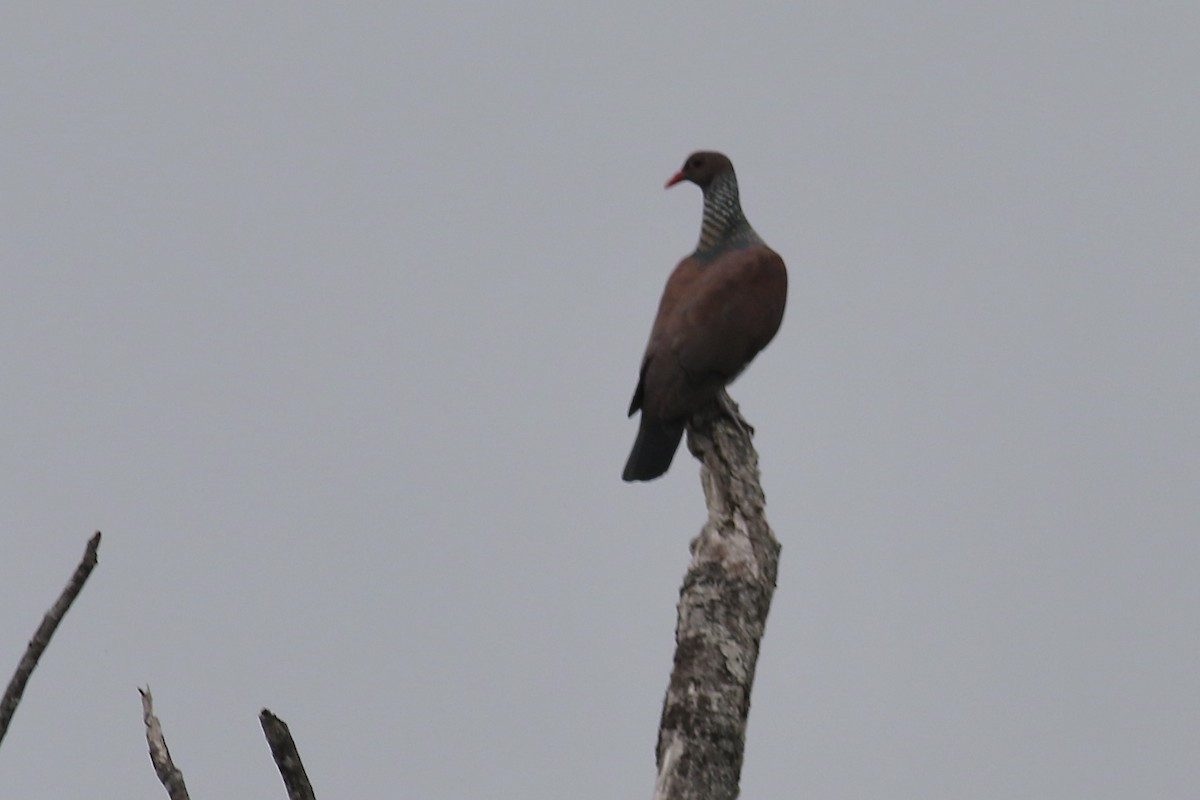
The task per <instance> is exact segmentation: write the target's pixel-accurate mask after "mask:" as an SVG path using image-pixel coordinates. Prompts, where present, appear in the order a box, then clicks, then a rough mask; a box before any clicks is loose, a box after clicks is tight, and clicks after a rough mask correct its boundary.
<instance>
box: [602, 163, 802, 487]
mask: <svg viewBox="0 0 1200 800" xmlns="http://www.w3.org/2000/svg"><path fill="white" fill-rule="evenodd" d="M683 181H690V182H692V183H694V184H696V185H697V186H699V187H700V189H701V190H702V191H703V192H704V217H703V220H702V222H701V225H700V242H699V243H698V244H697V245H696V249H695V251H694V252H693V253H692V254H691V255H689V256H687V257H686V258H684V259H683V260H682V261H680V262H679V265H678V266H677V267H675V271H674V272H672V273H671V277H670V278H668V279H667V285H666V288H665V289H663V295H662V300H660V301H659V304H658V315H657V316H656V317H655V319H654V326H653V327H652V328H651V330H650V342H649V343H648V344H647V345H646V354H645V356H643V358H642V368H641V372H640V374H639V376H638V384H637V389H636V390H635V391H634V393H633V402H631V403H630V404H629V416H631V417H632V416H633V415H634V414H635V413H637V412H638V411H641V414H642V416H641V419H640V421H639V425H638V434H637V439H636V441H634V443H633V450H632V452H630V454H629V460H628V462H626V464H625V472H624V474H623V475H622V477H623V478H624V479H625V480H626V481H649V480H653V479H654V478H657V477H659V476H660V475H662V474H663V473H665V472H666V471H667V469H668V468H669V467H670V466H671V460H672V459H673V458H674V457H675V451H676V450H678V449H679V441H680V439H681V438H682V437H683V430H684V425H685V424H686V422H687V420H688V418H689V417H691V415H692V414H694V413H696V412H697V411H699V410H700V409H701V408H703V407H704V406H705V405H706V404H708V403H710V402H712V401H713V400H714V399H715V398H716V397H717V395H718V393H719V392H720V391H721V390H722V389H724V388H725V386H726V385H728V384H729V383H730V382H731V381H733V379H734V378H736V377H737V376H738V375H739V374H740V373H741V372H742V370H744V369H745V368H746V366H747V365H748V364H749V363H750V361H751V360H752V359H753V358H754V356H755V355H757V354H758V351H760V350H762V349H763V348H764V347H766V346H767V344H768V343H769V342H770V341H771V339H772V338H774V336H775V333H776V331H778V330H779V324H780V323H781V322H782V321H783V308H784V304H785V303H786V300H787V269H786V268H785V267H784V264H783V259H782V258H780V257H779V254H777V253H776V252H775V251H774V250H772V249H771V248H769V247H767V245H766V244H765V243H764V242H763V240H762V239H761V238H760V237H759V235H758V234H757V233H755V232H754V229H753V228H751V227H750V223H749V222H748V221H747V220H746V215H745V214H743V213H742V206H741V202H740V200H739V198H738V184H737V176H736V175H735V174H734V171H733V164H732V163H731V162H730V160H729V159H728V158H727V157H726V156H724V155H723V154H721V153H716V152H711V151H701V152H696V153H692V154H691V155H690V156H688V157H687V160H686V161H685V162H684V164H683V168H682V169H681V170H679V172H677V173H675V174H674V175H672V176H671V177H670V178H669V179H668V180H667V183H666V187H665V188H670V187H672V186H674V185H675V184H677V183H682V182H683Z"/></svg>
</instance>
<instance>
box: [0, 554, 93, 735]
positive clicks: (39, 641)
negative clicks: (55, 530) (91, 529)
mask: <svg viewBox="0 0 1200 800" xmlns="http://www.w3.org/2000/svg"><path fill="white" fill-rule="evenodd" d="M99 548H100V531H96V534H95V535H94V536H92V538H91V539H88V543H87V549H85V550H84V551H83V560H82V561H80V562H79V566H78V567H76V568H75V574H74V575H72V576H71V580H69V581H67V586H66V588H65V589H63V591H62V594H61V595H59V596H58V601H57V602H56V603H55V604H54V605H53V606H51V607H50V610H49V611H47V612H46V616H45V617H43V618H42V624H41V625H39V626H38V629H37V633H35V634H33V638H32V639H30V640H29V647H27V648H26V649H25V655H24V656H23V657H22V658H21V662H20V663H19V664H17V671H16V672H15V673H13V676H12V680H10V681H9V682H8V688H7V689H5V690H4V699H3V700H0V741H3V740H4V734H6V733H7V732H8V724H9V722H11V721H12V717H13V714H14V713H15V712H16V710H17V705H18V704H19V703H20V702H21V696H22V695H23V694H24V693H25V684H26V683H28V682H29V676H30V675H32V674H33V670H34V668H35V667H37V664H38V659H40V658H41V657H42V653H43V652H45V650H46V646H47V645H49V644H50V637H51V636H53V635H54V631H55V630H56V629H57V628H58V624H59V623H60V622H62V618H63V617H64V616H66V614H67V611H68V609H70V608H71V604H72V603H74V602H75V598H76V597H78V596H79V592H80V591H82V589H83V584H84V583H86V582H87V579H88V576H89V575H91V574H92V570H93V569H95V567H96V551H97V550H98V549H99Z"/></svg>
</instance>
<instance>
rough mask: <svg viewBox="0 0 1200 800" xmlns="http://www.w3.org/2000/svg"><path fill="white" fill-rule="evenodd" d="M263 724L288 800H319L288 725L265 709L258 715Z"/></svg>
mask: <svg viewBox="0 0 1200 800" xmlns="http://www.w3.org/2000/svg"><path fill="white" fill-rule="evenodd" d="M258 720H259V722H261V723H262V729H263V733H264V734H266V737H267V744H269V745H270V746H271V756H272V757H273V758H274V759H275V764H276V766H278V767H279V774H280V775H282V776H283V785H284V786H285V787H287V793H288V800H317V796H316V794H314V793H313V788H312V784H311V783H309V782H308V773H307V772H305V771H304V764H303V763H301V761H300V752H299V751H298V750H297V749H296V742H295V741H294V740H293V739H292V734H291V731H289V730H288V726H287V723H286V722H284V721H283V720H281V719H280V718H279V717H277V716H275V715H274V714H272V713H271V712H270V711H269V710H268V709H265V708H264V709H263V710H262V713H261V714H259V715H258Z"/></svg>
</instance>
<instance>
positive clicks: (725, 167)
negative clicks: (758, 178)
mask: <svg viewBox="0 0 1200 800" xmlns="http://www.w3.org/2000/svg"><path fill="white" fill-rule="evenodd" d="M732 171H733V164H732V163H731V162H730V160H729V159H728V158H726V157H725V155H724V154H723V153H716V152H713V151H711V150H700V151H698V152H695V153H692V154H691V155H690V156H688V157H687V160H686V161H684V162H683V169H681V170H679V172H676V173H675V174H674V175H672V176H671V177H670V178H668V179H667V184H666V186H665V187H663V188H667V189H669V188H670V187H672V186H674V185H675V184H677V183H681V182H682V181H691V182H692V183H694V184H696V185H697V186H699V187H700V188H701V189H707V188H708V187H709V184H711V183H712V182H713V179H714V178H716V177H717V176H718V175H721V174H723V173H725V172H732Z"/></svg>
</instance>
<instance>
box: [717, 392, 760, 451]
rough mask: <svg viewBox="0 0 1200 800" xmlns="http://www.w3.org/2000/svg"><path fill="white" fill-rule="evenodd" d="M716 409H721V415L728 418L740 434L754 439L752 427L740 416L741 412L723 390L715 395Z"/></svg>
mask: <svg viewBox="0 0 1200 800" xmlns="http://www.w3.org/2000/svg"><path fill="white" fill-rule="evenodd" d="M717 408H719V409H721V413H722V414H724V415H725V416H727V417H729V420H730V421H731V422H732V423H733V424H734V425H736V426H737V427H738V428H739V429H740V430H741V431H742V433H744V434H746V436H747V437H749V438H751V439H753V438H754V426H753V425H751V424H750V423H749V422H747V421H746V419H745V417H743V416H742V412H741V411H739V410H738V405H737V403H735V402H733V398H732V397H730V396H729V393H728V392H726V391H725V390H721V391H720V392H718V393H717Z"/></svg>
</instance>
